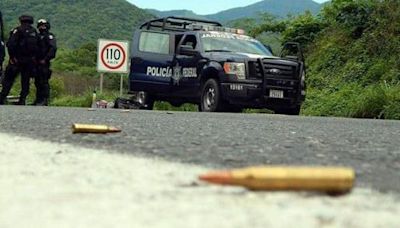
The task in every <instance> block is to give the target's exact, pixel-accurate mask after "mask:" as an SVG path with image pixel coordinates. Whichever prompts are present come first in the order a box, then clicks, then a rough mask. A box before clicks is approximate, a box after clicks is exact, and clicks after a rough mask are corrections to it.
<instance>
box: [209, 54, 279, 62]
mask: <svg viewBox="0 0 400 228" xmlns="http://www.w3.org/2000/svg"><path fill="white" fill-rule="evenodd" d="M204 57H207V58H209V59H211V60H216V61H233V62H244V61H246V60H257V59H260V58H268V59H279V57H276V56H265V55H257V54H249V53H238V52H209V53H205V54H204Z"/></svg>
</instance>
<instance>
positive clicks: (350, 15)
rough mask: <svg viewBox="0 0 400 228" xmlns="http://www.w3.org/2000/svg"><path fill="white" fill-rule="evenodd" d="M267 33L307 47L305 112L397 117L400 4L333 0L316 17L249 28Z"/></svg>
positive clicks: (386, 0)
mask: <svg viewBox="0 0 400 228" xmlns="http://www.w3.org/2000/svg"><path fill="white" fill-rule="evenodd" d="M266 32H270V33H271V32H272V33H274V34H280V39H281V41H282V42H286V41H297V42H300V43H301V44H302V45H303V47H304V49H305V54H306V59H307V67H308V72H307V73H308V78H307V82H308V97H307V100H306V103H305V105H304V107H303V114H305V115H319V116H343V117H357V118H391V119H400V95H399V94H400V36H399V35H400V2H399V1H395V0H384V1H380V0H359V1H356V0H333V1H332V2H331V3H330V4H327V5H326V6H325V7H324V9H323V10H322V11H321V13H320V14H319V15H317V16H314V15H313V14H311V13H309V12H307V13H305V14H303V15H300V16H297V17H293V18H289V19H286V20H283V21H282V20H268V21H266V20H263V22H262V23H261V24H259V25H257V26H255V27H254V26H253V27H251V30H250V33H251V34H252V35H254V36H258V35H260V34H265V33H266Z"/></svg>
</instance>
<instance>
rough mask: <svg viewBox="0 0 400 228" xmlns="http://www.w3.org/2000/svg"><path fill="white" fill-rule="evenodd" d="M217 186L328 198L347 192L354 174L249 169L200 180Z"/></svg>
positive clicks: (326, 169) (331, 169) (336, 170)
mask: <svg viewBox="0 0 400 228" xmlns="http://www.w3.org/2000/svg"><path fill="white" fill-rule="evenodd" d="M200 179H201V180H203V181H207V182H210V183H214V184H220V185H236V186H243V187H246V188H248V189H251V190H258V191H318V192H326V193H329V194H343V193H347V192H349V191H350V190H351V189H352V188H353V185H354V179H355V172H354V170H353V169H350V168H340V167H252V168H245V169H239V170H233V171H220V172H213V173H209V174H205V175H202V176H200Z"/></svg>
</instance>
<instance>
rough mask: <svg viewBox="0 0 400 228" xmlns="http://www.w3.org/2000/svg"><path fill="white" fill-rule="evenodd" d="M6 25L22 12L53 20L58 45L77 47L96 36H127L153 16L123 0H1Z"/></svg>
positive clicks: (14, 21) (95, 38) (16, 18)
mask: <svg viewBox="0 0 400 228" xmlns="http://www.w3.org/2000/svg"><path fill="white" fill-rule="evenodd" d="M0 9H1V10H2V12H3V15H4V19H5V23H6V26H7V27H8V28H11V27H14V26H16V25H17V24H18V17H19V15H21V14H24V13H26V14H31V15H33V16H34V17H35V19H39V18H47V19H49V20H50V22H51V23H52V27H53V32H54V33H55V34H56V36H57V37H58V40H59V44H60V45H61V46H67V47H78V46H80V45H82V44H84V43H88V42H96V40H97V39H98V38H113V39H130V37H131V35H132V32H133V30H134V27H135V26H137V25H138V24H140V23H141V22H144V21H145V20H147V19H149V18H151V17H153V16H152V15H151V14H149V13H148V12H147V11H145V10H142V9H139V8H137V7H136V6H134V5H132V4H130V3H128V2H127V1H125V0H112V1H109V0H84V1H77V0H29V1H25V0H1V1H0Z"/></svg>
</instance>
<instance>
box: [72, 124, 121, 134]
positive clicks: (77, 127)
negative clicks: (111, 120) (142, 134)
mask: <svg viewBox="0 0 400 228" xmlns="http://www.w3.org/2000/svg"><path fill="white" fill-rule="evenodd" d="M121 131H122V130H121V129H119V128H116V127H110V126H106V125H92V124H73V125H72V132H73V133H74V134H78V133H91V134H107V133H119V132H121Z"/></svg>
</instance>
